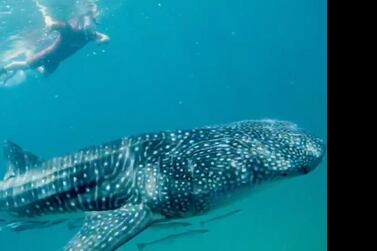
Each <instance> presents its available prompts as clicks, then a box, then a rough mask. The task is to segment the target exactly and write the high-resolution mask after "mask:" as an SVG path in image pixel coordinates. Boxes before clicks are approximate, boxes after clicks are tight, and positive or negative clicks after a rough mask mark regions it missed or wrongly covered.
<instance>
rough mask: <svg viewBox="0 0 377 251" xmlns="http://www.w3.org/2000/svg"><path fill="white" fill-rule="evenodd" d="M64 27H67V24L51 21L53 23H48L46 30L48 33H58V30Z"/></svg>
mask: <svg viewBox="0 0 377 251" xmlns="http://www.w3.org/2000/svg"><path fill="white" fill-rule="evenodd" d="M65 27H67V24H66V23H65V22H61V21H53V22H51V23H49V25H48V29H49V30H50V31H60V30H62V29H64V28H65Z"/></svg>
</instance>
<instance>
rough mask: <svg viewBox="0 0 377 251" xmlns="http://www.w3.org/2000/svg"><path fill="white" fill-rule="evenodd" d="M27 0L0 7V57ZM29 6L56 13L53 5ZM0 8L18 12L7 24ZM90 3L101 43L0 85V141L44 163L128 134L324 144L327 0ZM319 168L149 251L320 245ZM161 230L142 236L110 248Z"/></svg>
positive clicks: (30, 14)
mask: <svg viewBox="0 0 377 251" xmlns="http://www.w3.org/2000/svg"><path fill="white" fill-rule="evenodd" d="M69 1H70V0H67V3H68V2H69ZM15 2H17V3H15ZM30 2H31V0H30V1H19V2H18V1H9V0H8V1H5V0H2V1H1V0H0V13H1V11H3V14H1V16H0V38H1V40H2V42H1V43H0V52H1V51H5V50H6V49H7V48H6V47H5V46H8V44H6V41H7V40H6V39H5V38H8V37H9V36H10V35H12V33H14V34H13V35H15V34H17V32H18V31H24V30H25V29H26V28H27V29H30V32H38V31H35V29H36V28H37V27H39V26H41V25H40V24H39V23H38V22H42V20H41V17H40V14H39V13H38V11H37V10H36V8H35V6H34V5H33V4H31V3H30ZM41 2H43V3H45V4H47V5H49V8H50V9H51V11H52V12H54V11H55V13H58V12H59V8H65V7H66V6H61V5H62V4H61V3H60V4H59V2H58V1H52V0H51V1H48V0H46V1H41ZM6 5H11V7H12V8H13V7H14V5H16V6H21V5H22V6H23V7H24V8H25V9H26V10H25V12H24V14H23V13H22V12H20V11H19V10H18V12H19V13H17V15H18V16H17V18H15V16H14V15H15V13H13V14H11V13H9V12H8V9H7V8H8V7H6ZM99 8H100V9H102V10H104V11H103V13H104V14H103V15H102V16H101V19H100V22H101V25H100V26H99V27H98V29H99V30H100V31H104V32H106V33H107V34H108V35H109V36H110V37H111V39H112V41H111V43H110V44H109V45H106V46H101V47H98V46H96V45H95V44H91V45H89V46H87V47H85V48H84V49H83V50H82V51H80V52H79V53H77V54H76V55H74V56H73V57H72V58H70V59H68V60H67V61H65V62H64V63H63V64H62V65H61V66H60V67H59V69H58V71H57V72H56V73H55V74H54V75H53V76H51V77H49V78H48V79H40V78H39V79H37V78H33V77H29V79H28V80H27V81H26V82H24V83H23V84H22V85H19V86H16V87H13V88H7V89H0V140H5V139H11V140H13V141H15V142H17V143H18V144H20V145H22V146H23V147H25V148H27V149H28V150H31V151H33V152H34V153H37V154H38V155H40V156H43V157H45V158H48V157H52V156H55V155H61V154H63V153H68V152H73V151H75V150H77V149H78V148H81V147H84V146H87V145H92V144H99V143H103V142H107V141H109V140H113V139H117V138H120V137H123V136H127V135H130V134H135V133H142V132H147V131H159V130H165V129H177V128H191V127H198V126H203V125H211V124H217V123H224V122H230V121H236V120H242V119H260V118H274V119H284V120H290V121H293V122H296V123H298V124H299V125H300V126H301V127H303V128H305V129H307V130H308V131H310V132H312V133H313V134H315V135H317V136H319V137H321V138H323V139H326V117H327V114H326V106H327V103H326V95H327V93H326V84H327V83H326V74H327V72H326V68H327V65H326V39H327V37H326V22H327V20H326V1H324V0H252V1H251V0H217V1H203V0H190V1H173V0H158V1H157V0H156V1H155V0H128V1H120V0H119V1H114V0H109V1H105V0H103V1H100V2H99ZM4 10H7V12H6V13H8V14H4V13H5V11H4ZM14 11H15V10H14ZM62 15H63V14H62ZM63 16H64V15H63ZM12 18H13V19H12ZM27 18H30V19H31V20H33V22H34V23H33V22H32V24H30V22H29V23H27V22H26V20H27ZM12 25H14V27H13V26H12ZM25 27H26V28H25ZM39 28H40V27H39ZM10 43H11V41H10ZM0 163H1V165H0V173H1V174H2V173H4V164H3V163H4V160H3V157H2V156H1V157H0ZM326 172H327V167H326V159H325V160H324V161H323V163H322V164H321V165H320V166H319V167H318V169H317V170H316V171H315V172H313V173H311V174H310V175H308V176H305V177H299V178H296V179H292V180H289V181H286V182H282V183H276V184H273V185H271V186H269V187H268V188H266V189H259V190H258V191H256V192H255V193H254V194H252V195H250V197H249V198H248V199H246V200H244V201H241V202H237V203H236V204H234V206H233V207H232V208H233V209H234V208H241V209H242V212H241V213H240V214H237V215H234V216H233V217H230V218H226V219H224V220H223V221H218V222H214V223H213V224H211V225H208V229H209V230H210V232H209V233H207V234H205V235H202V236H198V237H192V238H188V239H182V240H177V241H176V242H173V243H170V244H165V245H159V246H155V247H150V249H149V250H165V251H169V250H181V251H183V250H197V251H199V250H206V251H208V250H218V251H221V250H224V251H225V250H226V251H228V250H240V251H241V250H244V251H251V250H252V251H270V250H271V251H277V250H282V251H290V250H292V251H296V250H297V251H302V250H306V251H322V250H326V245H327V238H326V235H327V232H326V231H327V230H326V227H327V225H326V221H327V215H326V213H327V212H326V206H327V204H326V200H327V197H326V189H327V186H326ZM224 210H225V211H224V212H226V210H228V209H224ZM74 233H75V231H68V230H67V229H66V227H65V226H64V225H62V226H58V227H54V228H50V229H44V230H35V231H30V232H25V233H20V234H15V233H9V232H6V231H5V232H4V231H3V232H0V250H26V251H27V250H40V251H45V250H57V249H58V248H61V247H62V246H63V245H64V244H65V243H66V242H67V241H68V240H69V239H70V238H71V237H72V236H73V235H74ZM167 233H168V232H167V231H164V232H163V231H161V230H160V231H157V230H154V231H150V230H148V231H146V232H144V233H142V234H141V235H139V236H138V237H137V238H135V239H134V240H132V241H131V242H129V243H127V244H126V245H125V246H123V247H122V248H121V250H137V249H136V246H135V244H136V243H138V242H143V241H148V240H153V239H155V238H158V237H161V236H164V235H166V234H167ZM169 233H171V231H170V232H169ZM146 250H147V249H146Z"/></svg>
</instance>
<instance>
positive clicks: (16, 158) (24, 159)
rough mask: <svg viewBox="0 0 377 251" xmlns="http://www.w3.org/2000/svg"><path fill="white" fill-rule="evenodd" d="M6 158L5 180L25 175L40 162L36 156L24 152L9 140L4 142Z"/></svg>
mask: <svg viewBox="0 0 377 251" xmlns="http://www.w3.org/2000/svg"><path fill="white" fill-rule="evenodd" d="M4 158H5V160H6V162H7V163H6V170H7V171H6V173H5V176H4V180H7V179H10V178H12V177H15V176H18V175H21V174H24V173H25V172H27V171H28V170H30V169H32V168H34V167H35V165H36V164H37V163H38V162H39V161H40V159H39V157H38V156H36V155H35V154H32V153H30V152H26V151H24V150H23V149H22V148H21V147H20V146H18V145H17V144H15V143H13V142H12V141H8V140H7V141H5V142H4Z"/></svg>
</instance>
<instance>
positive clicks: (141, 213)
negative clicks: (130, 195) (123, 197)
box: [64, 204, 154, 251]
mask: <svg viewBox="0 0 377 251" xmlns="http://www.w3.org/2000/svg"><path fill="white" fill-rule="evenodd" d="M153 221H154V219H153V213H152V212H151V210H150V209H149V208H148V207H147V206H146V205H144V204H138V205H134V204H126V205H124V206H123V207H121V208H119V209H116V210H111V211H99V212H93V213H89V214H88V215H87V217H86V218H85V221H84V225H83V226H82V228H81V229H80V231H79V232H78V233H77V234H76V236H75V237H73V239H72V240H71V241H70V242H69V243H68V244H67V245H66V246H65V247H64V250H65V251H68V250H70V251H79V250H85V251H97V250H101V251H113V250H116V249H117V248H119V247H120V246H122V245H123V244H124V243H126V242H127V241H129V240H130V239H132V238H133V237H135V236H136V235H137V234H139V233H140V232H142V231H143V230H144V229H146V228H147V227H148V226H149V225H150V224H152V223H153Z"/></svg>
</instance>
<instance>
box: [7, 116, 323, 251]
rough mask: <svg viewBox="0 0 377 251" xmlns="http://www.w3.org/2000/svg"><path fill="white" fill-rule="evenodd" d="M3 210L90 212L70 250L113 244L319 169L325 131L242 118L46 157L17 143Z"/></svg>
mask: <svg viewBox="0 0 377 251" xmlns="http://www.w3.org/2000/svg"><path fill="white" fill-rule="evenodd" d="M4 149H5V150H4V153H5V158H6V160H7V162H8V172H7V174H6V176H5V179H4V181H2V182H0V211H7V212H10V213H12V214H13V215H15V216H16V217H21V218H22V217H27V218H36V219H38V218H41V217H44V216H46V215H66V214H68V213H74V212H86V215H87V216H86V218H85V220H84V224H83V227H82V228H81V229H80V231H79V232H78V234H77V235H76V236H75V237H74V238H73V239H72V240H71V241H70V242H69V243H68V244H67V246H66V247H65V250H71V251H76V250H77V251H78V250H115V249H117V248H118V247H120V246H121V245H123V244H124V243H126V242H127V241H128V240H130V239H131V238H133V237H134V236H135V235H137V234H138V233H140V232H141V231H143V230H144V229H145V228H147V227H148V226H149V225H151V224H153V223H154V222H157V221H159V220H161V219H163V220H169V219H176V218H182V217H190V216H193V215H199V214H204V213H206V212H208V211H209V210H211V209H214V208H216V207H218V206H221V205H222V204H223V203H225V202H226V201H232V200H234V199H236V198H237V196H236V195H237V194H239V193H241V192H242V191H248V189H249V188H252V187H254V186H255V185H258V184H260V183H264V182H267V181H271V180H277V179H283V178H287V177H293V176H298V175H303V174H307V173H309V172H311V171H312V170H314V169H315V168H316V167H317V166H318V164H319V163H320V161H321V159H322V156H323V154H324V152H325V148H324V144H323V143H322V141H321V140H319V139H317V138H315V137H313V136H311V135H309V134H308V133H306V132H305V131H303V130H302V129H300V128H298V127H297V126H296V125H295V124H293V123H290V122H285V121H276V120H261V121H240V122H234V123H229V124H224V125H218V126H209V127H203V128H198V129H191V130H177V131H164V132H159V133H149V134H142V135H138V136H132V137H128V138H123V139H121V140H117V141H113V142H110V143H108V144H104V145H99V146H94V147H89V148H86V149H82V150H80V151H78V152H76V153H74V154H70V155H66V156H63V157H57V158H53V159H51V160H41V159H40V158H38V157H37V156H35V155H33V154H31V153H28V152H25V151H23V150H22V149H21V148H20V147H19V146H17V145H16V144H14V143H12V142H6V144H5V148H4Z"/></svg>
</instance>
